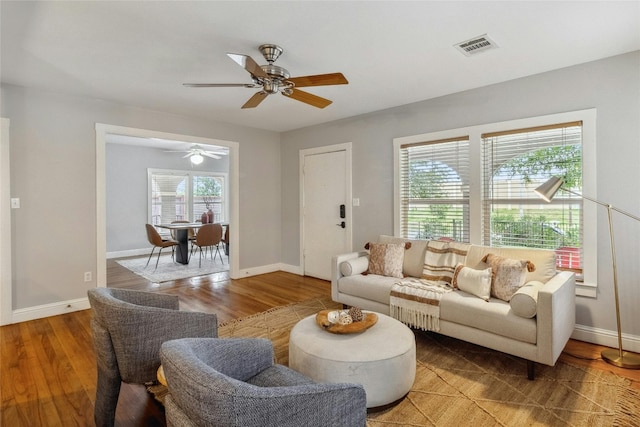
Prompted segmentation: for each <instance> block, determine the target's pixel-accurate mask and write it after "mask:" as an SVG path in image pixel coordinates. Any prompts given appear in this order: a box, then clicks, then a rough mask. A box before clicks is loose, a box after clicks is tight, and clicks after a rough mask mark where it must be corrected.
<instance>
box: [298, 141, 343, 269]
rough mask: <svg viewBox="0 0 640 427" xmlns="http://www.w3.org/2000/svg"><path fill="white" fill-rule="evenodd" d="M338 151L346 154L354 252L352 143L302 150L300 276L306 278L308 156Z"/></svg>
mask: <svg viewBox="0 0 640 427" xmlns="http://www.w3.org/2000/svg"><path fill="white" fill-rule="evenodd" d="M336 151H344V152H345V163H346V169H347V170H346V177H345V181H346V182H345V186H346V194H347V195H346V199H347V200H346V201H345V208H346V209H345V211H346V212H345V214H346V215H345V216H346V218H345V221H346V222H347V227H346V229H345V230H346V232H347V245H348V247H349V251H351V250H353V209H352V200H353V192H352V164H351V158H352V143H351V142H345V143H341V144H333V145H326V146H322V147H315V148H307V149H302V150H300V154H299V161H298V165H299V171H298V177H299V181H300V189H299V190H300V197H299V200H300V206H299V217H300V221H299V223H300V254H299V256H300V275H303V276H304V271H305V265H304V249H305V242H306V236H305V233H304V230H305V227H304V226H305V223H304V200H305V197H304V196H305V194H304V184H305V181H304V164H305V157H306V156H313V155H317V154H326V153H333V152H336Z"/></svg>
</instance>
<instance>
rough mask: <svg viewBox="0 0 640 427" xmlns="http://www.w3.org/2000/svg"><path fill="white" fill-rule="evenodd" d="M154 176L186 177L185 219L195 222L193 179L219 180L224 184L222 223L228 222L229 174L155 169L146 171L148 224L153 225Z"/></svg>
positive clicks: (196, 217) (196, 218)
mask: <svg viewBox="0 0 640 427" xmlns="http://www.w3.org/2000/svg"><path fill="white" fill-rule="evenodd" d="M154 174H164V175H179V176H186V177H187V184H186V187H187V194H186V195H185V205H186V214H187V217H188V218H190V219H191V221H194V222H196V221H197V220H198V219H199V216H197V215H196V214H195V213H194V212H191V211H192V210H193V197H194V196H193V177H194V176H204V177H212V178H221V179H222V180H223V182H224V185H223V186H222V207H221V211H222V215H223V220H222V222H229V203H230V200H229V174H228V173H226V172H209V171H192V170H182V169H157V168H148V169H147V221H148V222H149V224H153V201H152V195H153V175H154Z"/></svg>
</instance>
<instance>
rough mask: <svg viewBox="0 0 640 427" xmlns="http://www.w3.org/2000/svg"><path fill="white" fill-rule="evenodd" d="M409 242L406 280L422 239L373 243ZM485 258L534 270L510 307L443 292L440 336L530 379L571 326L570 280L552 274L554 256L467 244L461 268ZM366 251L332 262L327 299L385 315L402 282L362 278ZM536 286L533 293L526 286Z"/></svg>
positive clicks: (419, 262) (415, 267)
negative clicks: (488, 353) (485, 352)
mask: <svg viewBox="0 0 640 427" xmlns="http://www.w3.org/2000/svg"><path fill="white" fill-rule="evenodd" d="M398 242H411V248H409V249H408V250H406V251H405V253H404V262H403V274H404V276H405V277H420V276H421V272H422V269H423V266H424V257H425V252H426V248H427V241H426V240H409V239H400V238H396V237H391V236H384V235H382V236H380V237H379V239H378V243H398ZM489 253H493V254H496V255H499V256H502V257H505V258H512V259H527V260H530V261H531V262H533V263H534V264H535V265H536V269H535V271H533V272H529V273H527V276H526V279H525V285H524V286H523V287H522V288H521V290H519V291H518V292H517V293H516V295H519V296H516V295H514V297H513V298H512V299H511V301H510V302H505V301H502V300H500V299H497V298H493V297H492V298H490V300H489V301H488V302H487V301H485V300H483V299H481V298H478V297H476V296H473V295H471V294H468V293H466V292H464V291H461V290H456V291H454V292H450V293H447V294H446V295H445V296H444V297H443V298H442V300H441V301H440V320H439V323H440V330H439V331H438V332H439V333H440V334H443V335H447V336H451V337H454V338H458V339H461V340H464V341H468V342H471V343H474V344H478V345H481V346H483V347H487V348H491V349H494V350H498V351H501V352H504V353H507V354H511V355H514V356H518V357H521V358H523V359H526V360H527V373H528V377H529V379H533V378H534V367H535V363H534V362H538V363H543V364H545V365H549V366H553V365H555V362H556V360H557V359H558V357H559V356H560V353H561V352H562V350H563V349H564V347H565V345H566V343H567V341H568V340H569V337H570V336H571V334H572V333H573V329H574V326H575V275H574V274H573V273H571V272H566V271H562V272H556V269H555V253H554V252H553V251H550V250H542V249H529V248H492V247H487V246H478V245H470V246H469V249H468V254H467V257H466V260H465V266H468V267H471V268H475V269H482V268H486V267H487V266H486V264H484V263H483V262H482V261H481V260H482V258H483V257H484V256H485V255H486V254H489ZM367 265H368V252H366V251H360V252H353V253H349V254H343V255H338V256H335V257H333V260H332V280H331V296H332V299H333V300H334V301H336V302H340V303H342V304H344V305H347V306H356V307H360V308H362V309H366V310H371V311H376V312H379V313H384V314H387V315H389V314H390V308H389V307H390V306H389V301H390V291H391V287H392V286H393V284H394V283H397V282H398V281H400V280H402V279H398V278H394V277H385V276H380V275H375V274H362V273H363V272H365V270H366V269H367ZM532 281H539V282H542V284H539V285H538V286H537V287H535V289H534V288H532V286H530V285H528V283H529V282H532Z"/></svg>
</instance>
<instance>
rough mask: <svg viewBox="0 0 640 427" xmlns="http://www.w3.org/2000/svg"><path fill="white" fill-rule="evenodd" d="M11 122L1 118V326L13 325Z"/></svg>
mask: <svg viewBox="0 0 640 427" xmlns="http://www.w3.org/2000/svg"><path fill="white" fill-rule="evenodd" d="M9 126H10V121H9V119H7V118H4V117H0V231H1V232H0V234H1V235H2V239H0V325H8V324H10V323H13V320H12V319H13V276H12V273H11V263H12V262H11V249H12V245H13V243H12V240H11V229H12V225H11V215H12V213H11V207H10V204H11V170H10V169H11V161H10V142H9Z"/></svg>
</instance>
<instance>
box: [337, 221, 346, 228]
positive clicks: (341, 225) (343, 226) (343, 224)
mask: <svg viewBox="0 0 640 427" xmlns="http://www.w3.org/2000/svg"><path fill="white" fill-rule="evenodd" d="M336 225H337V226H338V227H342V228H347V223H345V222H344V221H342V222H341V223H340V224H336Z"/></svg>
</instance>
